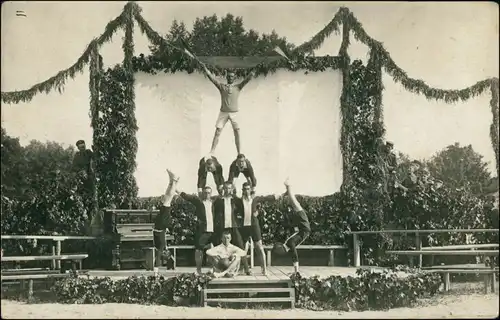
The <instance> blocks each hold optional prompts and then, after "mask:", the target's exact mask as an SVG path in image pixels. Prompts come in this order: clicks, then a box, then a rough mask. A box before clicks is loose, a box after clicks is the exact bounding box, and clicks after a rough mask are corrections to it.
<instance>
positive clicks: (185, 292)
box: [52, 269, 441, 311]
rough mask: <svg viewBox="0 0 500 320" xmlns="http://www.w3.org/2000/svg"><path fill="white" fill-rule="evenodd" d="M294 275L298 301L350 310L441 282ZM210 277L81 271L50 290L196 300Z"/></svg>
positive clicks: (119, 299)
mask: <svg viewBox="0 0 500 320" xmlns="http://www.w3.org/2000/svg"><path fill="white" fill-rule="evenodd" d="M291 279H292V281H293V285H294V286H295V290H296V301H297V306H298V307H301V308H309V309H333V310H348V311H350V310H367V309H388V308H395V307H406V306H411V305H412V304H413V303H414V302H415V301H417V299H418V298H421V297H423V296H426V295H434V294H436V293H437V292H438V291H439V287H440V285H441V278H440V276H439V275H436V274H429V273H427V274H419V273H413V274H409V275H408V276H406V277H398V275H397V273H396V272H394V271H385V272H382V273H378V272H373V271H369V270H362V269H359V270H358V271H357V276H356V277H350V276H349V277H346V278H343V277H340V276H331V277H328V278H325V279H319V278H318V277H312V278H303V277H301V276H300V275H299V274H296V275H292V277H291ZM209 281H210V278H209V277H207V276H206V275H201V276H197V275H195V274H182V275H179V276H176V277H173V278H164V277H158V278H155V277H153V276H148V277H145V276H140V277H136V276H133V277H129V278H127V279H123V280H112V279H111V278H109V277H107V278H93V279H85V278H81V277H80V278H70V279H64V280H60V281H58V282H57V283H56V284H55V285H54V286H53V287H52V291H53V292H54V293H55V295H56V297H57V300H58V301H59V302H62V303H80V304H97V303H138V304H162V305H196V304H198V303H199V301H200V294H201V290H202V289H203V288H204V287H205V285H206V284H207V283H208V282H209ZM381 297H383V299H381Z"/></svg>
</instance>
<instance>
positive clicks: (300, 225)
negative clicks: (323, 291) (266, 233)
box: [273, 179, 311, 272]
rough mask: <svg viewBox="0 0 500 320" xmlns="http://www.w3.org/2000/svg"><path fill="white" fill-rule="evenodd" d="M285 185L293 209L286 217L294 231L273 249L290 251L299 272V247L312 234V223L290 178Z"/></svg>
mask: <svg viewBox="0 0 500 320" xmlns="http://www.w3.org/2000/svg"><path fill="white" fill-rule="evenodd" d="M285 186H286V194H287V195H288V197H289V198H290V202H291V205H292V209H293V210H292V211H291V212H288V213H286V218H287V219H288V220H289V222H290V225H291V226H292V227H293V228H294V233H293V234H292V235H291V236H290V237H289V238H288V239H286V241H285V243H284V244H279V243H276V244H275V245H274V248H273V249H274V250H275V251H281V252H288V253H289V254H290V255H291V257H292V263H293V267H294V270H295V272H299V255H298V253H297V247H298V246H299V245H300V244H301V243H302V242H304V241H305V240H306V239H307V237H309V235H310V234H311V225H310V223H309V218H308V217H307V214H306V212H305V211H304V209H303V208H302V206H301V205H300V203H299V201H298V200H297V198H296V197H295V194H294V193H293V191H292V187H291V185H290V183H289V181H288V179H287V180H286V181H285Z"/></svg>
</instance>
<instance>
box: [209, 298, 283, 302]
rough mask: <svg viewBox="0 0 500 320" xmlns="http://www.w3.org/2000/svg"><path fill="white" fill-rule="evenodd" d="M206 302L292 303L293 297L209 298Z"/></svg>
mask: <svg viewBox="0 0 500 320" xmlns="http://www.w3.org/2000/svg"><path fill="white" fill-rule="evenodd" d="M205 301H206V302H226V303H227V302H229V303H234V302H290V303H291V302H292V298H291V297H283V298H233V299H231V298H207V299H206V300H205Z"/></svg>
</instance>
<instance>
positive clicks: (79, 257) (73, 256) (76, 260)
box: [2, 254, 89, 270]
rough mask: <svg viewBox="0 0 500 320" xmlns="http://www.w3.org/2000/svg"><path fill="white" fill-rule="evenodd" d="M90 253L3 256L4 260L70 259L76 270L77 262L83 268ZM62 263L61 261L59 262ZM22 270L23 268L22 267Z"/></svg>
mask: <svg viewBox="0 0 500 320" xmlns="http://www.w3.org/2000/svg"><path fill="white" fill-rule="evenodd" d="M88 256H89V255H88V254H68V255H51V256H17V257H14V256H11V257H9V256H3V257H2V263H3V262H26V261H54V260H55V261H57V262H60V261H61V260H69V261H72V262H73V264H74V265H73V269H74V270H76V265H75V264H76V263H78V264H79V269H80V270H81V269H82V260H83V259H86V258H87V257H88ZM59 265H60V263H59ZM21 270H22V269H21Z"/></svg>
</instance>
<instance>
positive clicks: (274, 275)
mask: <svg viewBox="0 0 500 320" xmlns="http://www.w3.org/2000/svg"><path fill="white" fill-rule="evenodd" d="M360 268H363V269H371V270H374V271H379V272H381V271H382V270H384V268H381V267H370V266H365V267H360ZM357 269H358V268H355V267H316V266H314V267H311V266H305V267H301V268H300V273H301V275H302V276H303V277H307V278H308V277H313V276H318V277H319V278H327V277H330V276H342V277H347V276H351V277H355V276H356V270H357ZM194 271H195V267H178V268H176V269H175V270H167V269H166V268H165V267H161V268H159V271H158V275H160V276H164V277H175V276H177V275H180V274H183V273H193V272H194ZM202 271H203V272H204V273H205V272H207V271H209V268H203V269H202ZM252 273H253V275H251V276H247V275H242V274H241V275H239V276H237V277H236V278H234V279H232V280H248V281H263V280H269V281H276V280H281V279H290V275H291V274H292V273H293V267H292V266H272V267H268V268H267V273H268V274H267V275H266V276H264V275H262V274H261V271H260V267H254V268H253V269H252ZM88 275H89V277H111V278H127V277H131V276H152V275H154V271H148V270H144V269H136V270H119V271H115V270H88ZM401 275H404V273H403V272H401ZM224 280H228V279H227V278H225V279H224ZM230 280H231V279H230ZM213 281H221V280H220V279H214V280H213Z"/></svg>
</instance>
